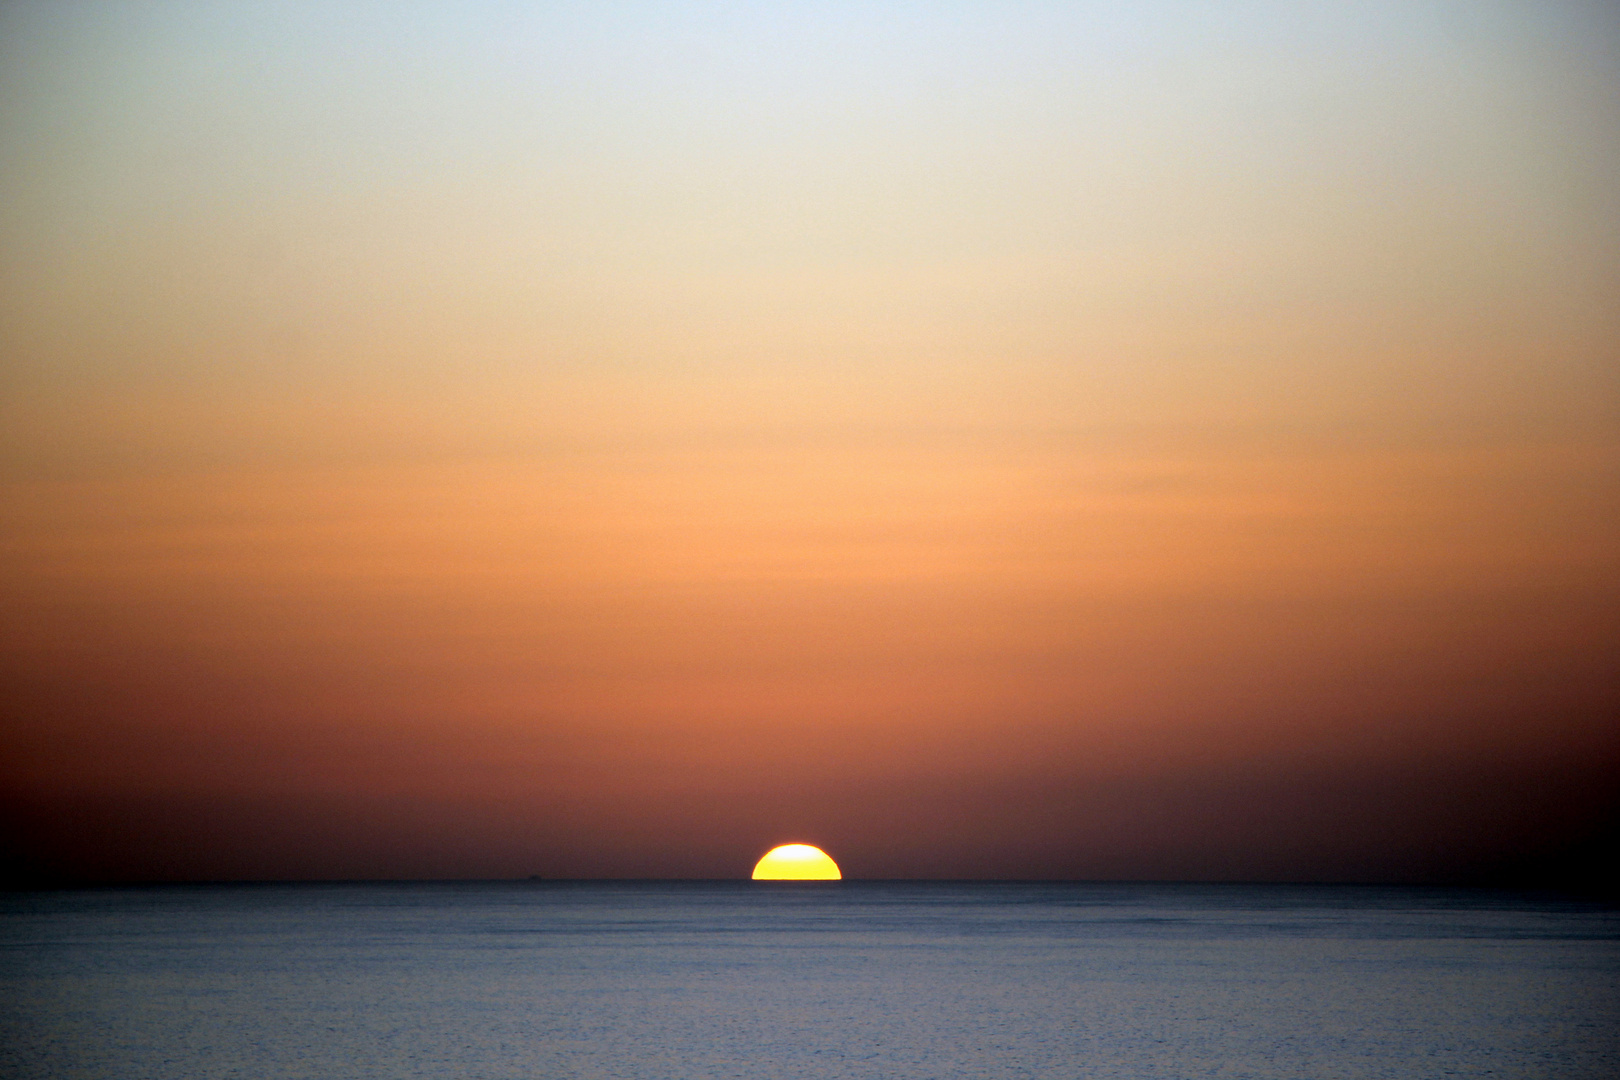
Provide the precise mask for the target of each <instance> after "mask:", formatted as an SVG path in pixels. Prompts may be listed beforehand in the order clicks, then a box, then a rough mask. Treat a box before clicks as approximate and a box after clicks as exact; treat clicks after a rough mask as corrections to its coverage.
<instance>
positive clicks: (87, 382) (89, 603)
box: [0, 2, 1620, 880]
mask: <svg viewBox="0 0 1620 1080" xmlns="http://www.w3.org/2000/svg"><path fill="white" fill-rule="evenodd" d="M1617 49H1620V24H1616V22H1615V20H1614V19H1613V17H1612V15H1610V14H1609V13H1607V12H1606V11H1604V10H1603V9H1602V8H1601V7H1600V6H1597V5H1585V4H1578V3H1568V4H1550V5H1541V6H1538V7H1537V9H1536V11H1534V12H1527V11H1525V10H1522V9H1521V8H1520V7H1519V6H1517V5H1508V4H1503V5H1490V4H1484V5H1481V4H1468V5H1464V4H1442V3H1420V4H1401V5H1396V4H1387V5H1385V4H1372V5H1367V6H1365V8H1361V7H1358V8H1357V9H1356V10H1355V11H1354V12H1350V11H1348V10H1346V11H1343V12H1337V13H1335V12H1318V13H1307V12H1301V11H1299V10H1297V9H1296V7H1295V6H1294V5H1274V4H1232V5H1215V6H1211V7H1208V8H1203V9H1192V8H1187V7H1185V6H1183V5H1162V6H1160V5H1154V4H1148V5H1125V4H1102V3H1096V4H1064V5H1056V4H1052V5H1047V4H1036V3H1001V4H988V3H987V4H968V5H959V6H955V7H949V8H945V9H941V10H939V11H937V12H932V13H928V12H921V11H913V10H910V9H908V8H904V7H901V6H899V5H856V4H844V5H837V4H835V5H816V6H804V7H798V6H793V5H787V6H782V5H768V6H767V5H747V4H743V5H725V4H716V5H691V4H681V5H656V4H645V5H632V6H629V7H623V8H617V9H615V11H614V12H613V13H611V14H603V13H601V12H599V11H596V10H594V9H591V8H587V7H585V6H572V5H555V6H548V8H547V10H546V11H543V12H532V11H527V10H524V9H522V8H520V7H518V6H514V5H504V4H497V3H493V2H491V3H480V4H473V5H455V6H450V5H443V6H439V5H407V6H405V7H404V8H397V7H395V6H392V5H390V6H386V7H384V6H378V7H376V8H372V7H368V6H365V5H345V6H344V10H343V11H342V12H338V13H334V12H332V11H330V10H328V9H327V7H326V6H325V5H314V4H311V5H308V6H301V5H290V6H285V7H279V8H276V9H275V10H273V11H272V10H262V9H260V8H258V7H257V6H255V5H240V6H233V5H223V6H213V7H208V8H202V7H198V8H190V7H184V6H179V5H160V4H150V3H140V2H129V3H115V4H108V5H98V6H96V7H93V8H92V7H85V8H75V7H71V6H68V5H39V6H33V7H23V6H15V5H14V6H11V7H8V8H6V9H4V10H3V11H0V345H3V356H4V376H3V377H4V381H3V383H0V392H3V397H0V409H3V415H0V551H3V552H4V559H3V563H0V634H3V638H0V643H3V644H0V670H3V674H4V679H5V703H6V712H5V715H4V720H3V725H0V799H3V803H4V806H5V807H6V810H5V813H6V814H7V815H8V817H9V818H10V819H11V822H12V824H11V826H10V827H9V828H8V829H7V830H6V831H7V832H8V834H9V835H11V836H12V837H13V839H12V840H11V841H10V843H11V844H12V850H11V851H10V852H8V853H7V857H8V858H9V859H10V860H11V862H13V863H14V864H15V866H16V867H17V869H15V870H14V871H13V873H15V874H19V875H21V876H23V877H24V878H28V877H30V876H32V877H44V878H47V879H50V878H68V879H79V880H109V879H114V878H137V879H149V878H195V877H208V878H237V877H242V878H274V877H394V876H406V877H415V876H429V877H436V876H475V877H481V876H521V875H528V874H535V873H539V874H545V875H547V876H632V877H633V876H729V877H743V876H746V874H747V873H748V871H749V870H750V868H751V867H752V865H753V861H754V860H755V859H757V858H758V856H759V855H760V854H761V853H762V852H763V851H764V850H765V849H766V848H768V847H770V846H771V845H773V844H775V843H780V842H786V841H791V840H802V841H806V842H811V843H815V844H818V845H820V846H822V847H824V848H825V849H826V850H827V851H828V852H829V853H830V854H831V855H832V856H833V857H834V858H835V859H836V860H837V861H838V862H839V864H840V865H841V866H842V867H843V869H844V872H845V874H846V876H848V877H853V878H859V877H885V876H970V877H971V876H1017V877H1154V878H1168V877H1193V878H1243V877H1249V878H1253V877H1265V878H1363V879H1366V878H1391V877H1394V878H1409V879H1445V878H1459V877H1469V876H1482V875H1483V876H1489V875H1492V874H1495V875H1498V876H1500V875H1503V874H1508V873H1509V872H1519V871H1524V872H1530V871H1526V870H1525V868H1526V867H1529V868H1531V870H1534V869H1535V868H1537V867H1541V866H1543V864H1544V863H1545V862H1546V861H1547V860H1550V859H1551V860H1556V859H1566V860H1567V859H1568V858H1582V857H1586V856H1582V855H1580V854H1579V853H1580V852H1582V851H1586V850H1588V848H1587V847H1583V845H1590V844H1591V843H1592V842H1594V841H1593V838H1594V837H1601V836H1604V835H1608V834H1609V833H1606V832H1605V830H1609V831H1610V832H1612V827H1613V821H1614V814H1615V810H1616V807H1617V801H1616V780H1615V778H1616V776H1620V772H1617V767H1620V730H1617V727H1616V724H1615V722H1614V720H1613V716H1614V715H1616V714H1617V713H1620V700H1617V698H1620V693H1617V690H1620V687H1617V680H1616V671H1617V665H1616V643H1617V640H1620V638H1617V632H1620V596H1617V592H1620V408H1617V406H1620V387H1617V385H1616V381H1617V374H1620V373H1617V368H1616V364H1615V358H1616V356H1617V355H1620V350H1617V346H1620V319H1617V317H1616V315H1615V311H1616V310H1617V308H1616V306H1615V305H1614V303H1613V298H1614V296H1615V295H1617V294H1620V289H1617V285H1620V273H1617V270H1620V197H1617V196H1616V194H1615V193H1616V192H1620V126H1617V124H1616V120H1617V119H1620V90H1617V89H1616V87H1617V86H1620V82H1617V81H1616V80H1614V79H1613V78H1612V76H1613V73H1614V71H1615V70H1616V60H1617V58H1620V52H1617ZM1571 850H1573V851H1575V852H1576V853H1577V854H1576V855H1573V856H1571V855H1569V854H1568V852H1569V851H1571Z"/></svg>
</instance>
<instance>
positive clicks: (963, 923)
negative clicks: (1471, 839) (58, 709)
mask: <svg viewBox="0 0 1620 1080" xmlns="http://www.w3.org/2000/svg"><path fill="white" fill-rule="evenodd" d="M0 1076H3V1077H6V1078H32V1077H107V1078H118V1080H142V1078H148V1077H151V1078H162V1080H189V1078H197V1080H204V1078H206V1080H224V1078H228V1077H251V1078H254V1080H281V1078H291V1077H308V1078H319V1080H344V1078H369V1077H389V1078H403V1077H434V1078H439V1077H445V1078H449V1077H455V1078H458V1080H481V1078H491V1080H493V1078H502V1080H505V1078H519V1077H524V1078H531V1077H590V1078H597V1077H603V1078H605V1077H637V1078H682V1077H704V1078H717V1077H749V1078H770V1077H863V1078H865V1077H871V1078H879V1077H882V1078H912V1077H939V1078H945V1077H953V1078H954V1077H962V1078H971V1077H1099V1078H1101V1077H1108V1078H1115V1077H1121V1078H1123V1077H1155V1078H1157V1077H1166V1078H1171V1077H1173V1078H1178V1080H1179V1078H1193V1077H1245V1078H1273V1077H1276V1078H1290V1080H1298V1078H1308V1077H1309V1078H1315V1077H1321V1078H1324V1080H1327V1078H1332V1080H1349V1078H1361V1077H1368V1078H1370V1077H1400V1078H1409V1077H1455V1076H1466V1077H1474V1076H1479V1077H1485V1076H1489V1077H1536V1078H1545V1077H1582V1078H1605V1080H1608V1078H1613V1077H1620V912H1616V911H1615V910H1614V909H1612V908H1605V907H1601V906H1597V905H1592V904H1584V903H1580V902H1576V901H1571V900H1560V899H1556V898H1551V897H1537V896H1530V895H1519V894H1510V893H1496V892H1480V891H1461V890H1439V889H1403V888H1383V887H1363V886H1250V885H1206V886H1194V885H1121V884H1067V883H1063V884H1052V883H1041V884H1021V883H995V884H985V883H947V882H929V883H917V882H857V881H846V882H838V883H764V882H760V883H755V882H637V883H629V882H621V883H593V882H512V883H455V884H451V883H444V884H353V885H349V884H344V885H337V884H332V885H225V886H183V887H152V888H137V889H98V890H85V891H78V892H39V893H13V894H9V895H5V896H0Z"/></svg>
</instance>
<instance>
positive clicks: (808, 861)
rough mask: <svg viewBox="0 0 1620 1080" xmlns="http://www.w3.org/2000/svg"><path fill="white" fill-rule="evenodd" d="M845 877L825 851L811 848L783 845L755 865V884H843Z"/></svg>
mask: <svg viewBox="0 0 1620 1080" xmlns="http://www.w3.org/2000/svg"><path fill="white" fill-rule="evenodd" d="M843 877H844V875H843V874H842V873H840V872H839V870H838V864H837V863H835V862H833V861H832V859H831V858H829V857H828V855H827V853H826V852H825V851H822V850H821V849H820V848H818V847H812V846H811V845H809V844H782V845H781V846H779V847H773V848H771V850H769V851H767V852H766V853H765V856H764V858H762V859H760V860H759V862H757V863H755V864H754V880H755V881H841V880H843Z"/></svg>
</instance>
